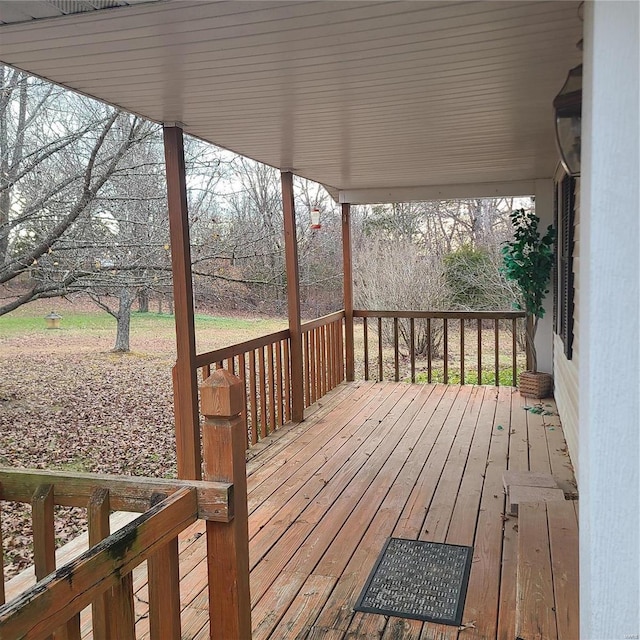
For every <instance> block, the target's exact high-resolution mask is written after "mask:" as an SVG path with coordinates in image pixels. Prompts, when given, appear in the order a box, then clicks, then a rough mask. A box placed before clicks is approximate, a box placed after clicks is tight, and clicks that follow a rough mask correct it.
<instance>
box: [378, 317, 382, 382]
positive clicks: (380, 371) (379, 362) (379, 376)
mask: <svg viewBox="0 0 640 640" xmlns="http://www.w3.org/2000/svg"><path fill="white" fill-rule="evenodd" d="M382 378H383V365H382V318H378V381H379V382H382Z"/></svg>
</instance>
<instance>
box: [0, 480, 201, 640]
mask: <svg viewBox="0 0 640 640" xmlns="http://www.w3.org/2000/svg"><path fill="white" fill-rule="evenodd" d="M196 516H197V497H196V492H195V490H194V489H186V488H183V489H180V490H179V491H177V492H176V493H174V494H173V495H171V496H170V497H169V498H167V500H165V501H163V502H162V503H160V504H158V505H157V506H155V507H152V508H151V509H149V510H148V511H147V512H146V513H144V514H142V515H141V516H140V517H138V518H137V519H136V520H134V521H133V522H131V523H129V524H128V525H126V526H125V527H123V528H122V529H120V531H117V532H116V533H114V534H112V535H111V536H109V538H107V539H106V540H103V541H102V542H100V543H99V544H98V545H96V546H95V547H92V548H91V549H90V550H88V551H87V552H85V553H83V554H82V555H81V556H80V557H79V558H78V559H77V560H75V561H73V562H70V563H69V564H67V565H65V566H64V567H62V568H61V569H59V570H58V571H56V572H54V573H52V574H49V575H48V576H47V577H46V578H44V580H41V581H40V582H39V583H38V584H37V585H35V586H34V587H32V588H31V589H29V590H28V591H26V592H25V593H23V594H22V595H20V596H19V597H18V598H16V599H15V600H13V601H12V602H10V603H8V604H7V605H5V607H4V608H3V610H2V611H1V612H0V633H1V634H2V635H3V636H4V637H8V638H11V637H20V638H25V640H27V639H30V638H34V639H35V638H42V637H45V636H46V635H47V634H48V633H49V632H50V631H51V630H52V629H55V628H56V627H58V626H60V625H61V624H64V623H65V622H66V621H67V620H68V619H69V618H70V617H71V616H73V615H74V614H75V613H77V612H79V611H81V610H82V609H84V607H86V606H88V605H89V604H91V602H92V600H94V599H95V597H96V596H97V595H98V594H99V593H102V592H103V591H104V590H105V589H107V588H109V587H113V586H116V585H117V584H118V582H119V577H120V576H122V575H126V574H128V573H130V572H131V570H132V569H133V568H134V567H135V566H136V565H138V564H140V563H141V562H143V561H144V560H146V559H147V558H148V557H149V556H150V555H152V554H153V553H155V552H156V551H157V550H158V549H160V548H161V547H162V546H164V545H165V544H166V543H167V542H168V541H169V540H171V539H172V538H174V537H175V536H176V535H178V533H179V532H180V531H182V530H183V529H185V528H186V527H187V526H189V525H190V524H191V523H192V522H195V520H196Z"/></svg>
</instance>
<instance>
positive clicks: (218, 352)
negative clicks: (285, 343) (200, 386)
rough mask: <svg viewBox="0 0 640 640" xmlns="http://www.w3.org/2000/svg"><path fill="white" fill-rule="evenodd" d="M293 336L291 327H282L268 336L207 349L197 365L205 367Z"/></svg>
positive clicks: (199, 355) (201, 354)
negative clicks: (220, 347) (290, 330)
mask: <svg viewBox="0 0 640 640" xmlns="http://www.w3.org/2000/svg"><path fill="white" fill-rule="evenodd" d="M290 337H291V333H290V332H289V329H282V330H281V331H276V332H275V333H269V334H267V335H266V336H260V337H258V338H252V339H251V340H246V341H245V342H239V343H238V344H233V345H231V346H229V347H223V348H222V349H215V350H214V351H207V352H206V353H200V354H198V355H197V356H196V360H195V362H196V367H204V366H206V365H208V364H213V363H215V362H220V361H222V360H226V359H227V358H233V357H234V356H239V355H242V354H243V353H247V352H249V351H253V350H255V349H259V348H260V347H266V346H268V345H270V344H275V343H276V342H280V341H281V340H287V339H288V338H290Z"/></svg>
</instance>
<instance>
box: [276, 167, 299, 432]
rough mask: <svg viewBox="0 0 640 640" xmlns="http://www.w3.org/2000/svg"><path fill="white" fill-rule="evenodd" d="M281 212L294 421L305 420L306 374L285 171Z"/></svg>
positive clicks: (289, 177) (295, 240)
mask: <svg viewBox="0 0 640 640" xmlns="http://www.w3.org/2000/svg"><path fill="white" fill-rule="evenodd" d="M281 178H282V210H283V214H284V245H285V258H286V269H287V306H288V310H289V332H290V333H291V418H292V420H293V421H294V422H302V420H304V375H303V370H302V330H301V320H300V275H299V271H298V237H297V232H296V211H295V206H294V200H293V174H292V173H289V172H287V171H283V172H282V174H281Z"/></svg>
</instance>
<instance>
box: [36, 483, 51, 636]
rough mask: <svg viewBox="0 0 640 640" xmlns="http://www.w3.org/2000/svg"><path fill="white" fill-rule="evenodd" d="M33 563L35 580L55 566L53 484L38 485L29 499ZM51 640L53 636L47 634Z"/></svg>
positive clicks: (41, 577) (46, 574) (45, 574)
mask: <svg viewBox="0 0 640 640" xmlns="http://www.w3.org/2000/svg"><path fill="white" fill-rule="evenodd" d="M31 521H32V525H33V564H34V570H35V574H36V580H42V579H43V578H44V577H45V576H48V575H49V574H50V573H51V572H52V571H55V568H56V556H55V553H56V536H55V529H54V523H53V485H50V484H43V485H40V486H39V487H38V488H37V489H36V491H35V493H34V494H33V498H32V499H31ZM49 637H50V638H51V640H53V636H49Z"/></svg>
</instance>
